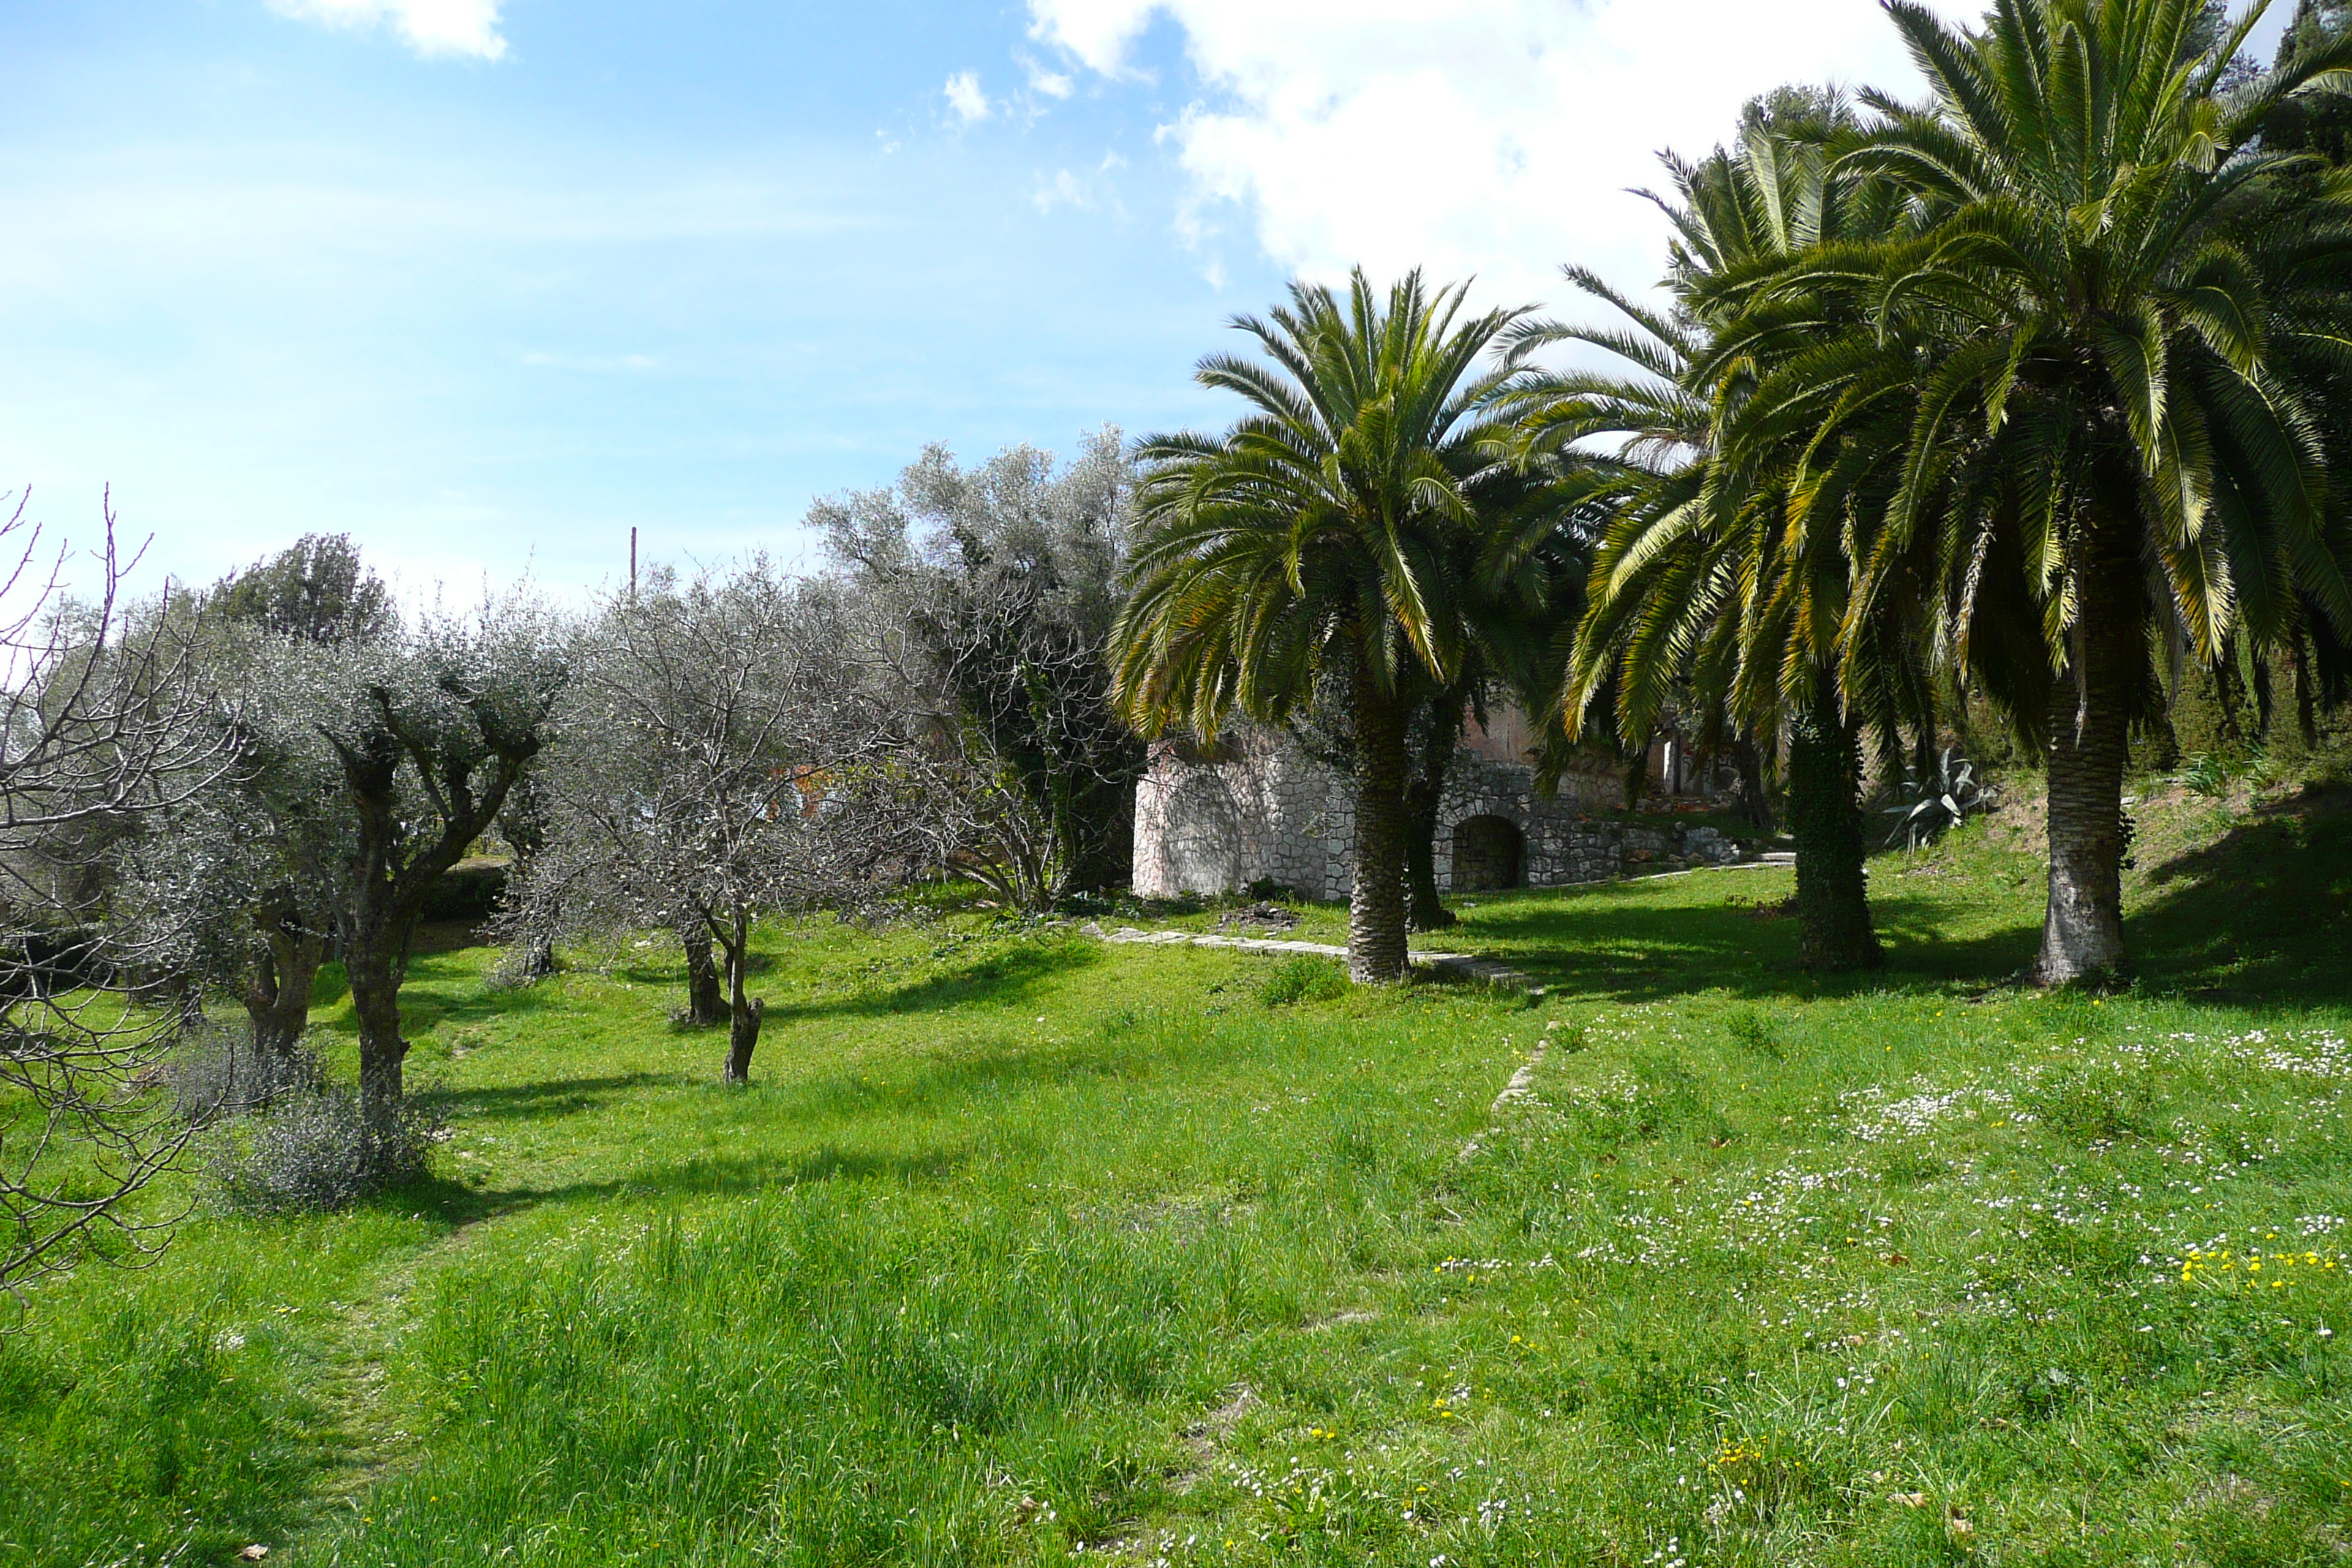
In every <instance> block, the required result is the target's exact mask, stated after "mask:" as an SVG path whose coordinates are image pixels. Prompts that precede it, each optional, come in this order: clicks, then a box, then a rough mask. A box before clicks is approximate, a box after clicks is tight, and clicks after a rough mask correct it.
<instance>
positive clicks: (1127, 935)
mask: <svg viewBox="0 0 2352 1568" xmlns="http://www.w3.org/2000/svg"><path fill="white" fill-rule="evenodd" d="M1796 863H1797V858H1796V857H1795V856H1794V855H1791V854H1790V853H1788V852H1787V851H1785V850H1781V851H1776V852H1772V853H1769V854H1765V855H1762V856H1759V857H1758V858H1755V859H1753V860H1738V861H1733V862H1731V863H1730V864H1727V865H1722V866H1691V867H1687V868H1685V869H1683V870H1680V871H1661V872H1658V873H1656V874H1654V875H1653V876H1648V877H1626V878H1622V880H1624V881H1628V882H1657V881H1663V880H1664V879H1666V878H1668V877H1691V876H1696V875H1697V874H1698V873H1699V872H1701V871H1746V870H1759V869H1762V868H1767V867H1790V866H1794V865H1795V864H1796ZM1570 885H1571V886H1575V885H1579V884H1570ZM1084 929H1085V931H1086V933H1087V935H1088V936H1092V937H1099V938H1101V939H1102V940H1103V941H1105V942H1127V943H1134V944H1140V945H1142V946H1145V947H1182V946H1186V945H1190V946H1192V947H1230V948H1237V949H1239V950H1240V951H1242V952H1305V953H1312V954H1314V955H1315V956H1317V957H1318V958H1345V957H1347V956H1348V950H1347V949H1346V948H1344V947H1341V946H1339V945H1338V944H1337V943H1335V942H1286V941H1282V940H1280V939H1278V938H1275V937H1259V936H1196V935H1194V934H1193V933H1192V932H1191V931H1143V930H1140V929H1139V928H1137V927H1135V926H1121V927H1119V928H1118V930H1117V931H1105V930H1103V928H1102V927H1101V926H1100V925H1098V924H1097V923H1096V922H1094V921H1087V924H1086V927H1085V928H1084ZM1411 957H1412V962H1413V963H1425V964H1427V965H1429V966H1430V967H1431V968H1432V969H1444V970H1447V971H1450V972H1452V973H1455V974H1460V975H1463V976H1465V977H1466V978H1468V979H1471V980H1483V981H1485V982H1486V984H1489V985H1508V986H1513V987H1516V988H1517V989H1518V990H1521V991H1526V992H1528V993H1529V994H1532V995H1536V996H1541V995H1542V994H1544V988H1543V987H1542V986H1541V985H1539V984H1537V983H1536V978H1535V976H1534V975H1532V974H1528V973H1525V972H1524V971H1521V970H1517V969H1513V968H1512V967H1511V966H1510V965H1509V964H1507V963H1496V961H1495V960H1493V959H1491V958H1480V957H1478V956H1477V955H1476V954H1475V953H1468V952H1416V953H1413V954H1412V955H1411ZM1513 1082H1514V1084H1516V1083H1517V1079H1514V1080H1513ZM1504 1092H1505V1093H1506V1094H1507V1093H1509V1092H1510V1091H1509V1090H1505V1091H1504Z"/></svg>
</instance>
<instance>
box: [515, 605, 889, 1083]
mask: <svg viewBox="0 0 2352 1568" xmlns="http://www.w3.org/2000/svg"><path fill="white" fill-rule="evenodd" d="M871 646H872V641H871V637H870V633H869V627H868V624H867V623H865V622H863V621H860V620H859V619H858V618H857V617H856V615H855V613H854V606H852V605H850V604H849V603H848V602H847V600H846V599H845V595H841V594H840V593H839V592H838V591H837V590H836V589H835V588H833V587H831V586H830V585H828V584H811V583H802V582H794V581H793V580H791V579H788V578H786V577H784V576H782V574H779V573H778V572H777V571H776V570H775V569H774V568H773V567H772V565H771V564H770V563H768V562H767V561H766V560H765V559H754V560H752V561H751V562H749V563H745V564H743V565H741V566H740V567H737V568H733V569H730V570H725V571H706V572H703V573H701V574H698V575H697V576H696V577H695V578H694V579H692V580H691V581H688V582H680V581H679V580H678V579H677V577H676V576H675V575H674V574H670V573H668V572H667V571H659V572H656V573H655V574H653V575H652V578H651V580H650V582H649V583H648V584H646V586H645V587H644V588H643V589H642V590H641V591H638V592H635V593H629V594H623V595H615V596H614V597H612V598H610V599H608V600H606V601H605V602H604V604H603V605H601V606H599V608H598V611H597V613H596V615H595V616H593V620H592V622H591V623H590V626H589V627H588V629H587V631H586V634H585V635H584V637H583V639H582V642H581V645H580V647H579V652H578V664H577V679H576V680H575V681H574V683H573V685H572V689H571V690H570V692H569V693H568V695H567V696H566V699H565V700H564V702H563V705H562V711H561V713H560V715H559V722H558V726H557V728H558V732H559V734H560V736H561V740H560V742H559V743H558V744H557V745H556V746H555V747H554V748H553V750H551V752H550V753H549V756H548V758H547V765H548V772H547V775H546V788H547V802H548V804H547V834H546V839H545V842H544V846H543V847H542V848H541V852H540V854H539V855H538V856H537V857H535V858H534V860H533V863H532V866H531V868H530V873H529V875H528V878H527V879H526V881H525V884H524V886H523V887H522V888H521V889H520V893H519V899H518V905H517V914H516V916H515V917H514V920H515V923H516V924H517V925H518V926H520V928H522V929H521V931H519V932H518V934H526V933H527V932H528V931H529V930H530V927H532V926H533V925H537V926H539V927H540V928H541V929H543V930H553V931H561V932H562V933H565V934H569V935H574V936H577V935H584V934H597V933H608V932H613V931H628V930H645V929H656V930H665V931H677V932H679V933H680V934H681V935H682V936H683V937H684V938H685V939H686V941H687V944H688V952H689V957H690V956H691V954H692V952H693V950H694V948H695V947H696V945H697V944H698V942H699V943H700V944H701V945H702V949H703V951H704V952H709V946H710V945H711V944H715V945H716V947H717V949H718V951H719V957H720V959H721V961H722V963H723V969H724V977H723V978H724V988H725V1005H726V1009H727V1015H728V1021H729V1039H728V1052H727V1060H726V1067H725V1076H726V1079H727V1081H728V1082H730V1083H742V1082H745V1081H748V1079H749V1078H750V1076H751V1056H752V1052H753V1050H754V1049H755V1047H757V1046H758V1044H759V1039H760V1028H761V1020H762V1017H763V1016H764V1012H765V1004H764V1001H763V1000H762V999H761V998H760V997H756V996H754V995H752V994H751V956H752V955H751V938H752V931H753V926H754V924H755V922H756V921H758V920H759V919H760V918H761V916H762V915H763V914H767V913H770V912H775V911H797V910H814V909H835V910H845V909H853V908H856V907H857V906H859V905H861V904H864V903H867V902H870V901H872V900H875V899H877V898H878V897H880V896H881V895H882V894H883V893H885V892H887V890H888V889H889V887H890V886H891V885H892V883H893V881H894V880H895V879H896V878H897V877H898V876H899V875H902V874H903V873H904V872H906V871H907V870H908V869H910V868H915V867H918V866H920V865H922V864H924V863H925V862H926V861H927V860H928V859H929V858H933V857H934V855H935V851H934V850H933V848H932V847H931V845H930V843H929V838H928V837H927V828H926V826H925V823H926V815H925V813H923V812H922V811H921V810H920V809H919V805H918V791H919V788H920V784H921V777H922V774H921V771H920V770H919V769H909V768H908V767H907V766H905V765H903V764H904V760H905V758H906V756H907V754H908V753H907V739H908V734H909V732H910V731H909V730H908V724H907V721H906V720H905V716H904V715H903V714H900V713H897V712H894V711H893V710H892V709H891V708H890V707H889V705H888V704H887V701H886V700H883V698H882V696H881V693H882V692H883V690H884V689H885V688H884V686H883V684H882V683H880V682H877V680H876V679H874V676H873V671H872V669H871V668H869V667H868V665H867V663H866V660H865V659H864V658H863V657H862V650H864V649H866V648H868V647H871ZM695 978H696V980H697V989H700V985H701V982H702V977H700V976H697V977H695Z"/></svg>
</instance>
